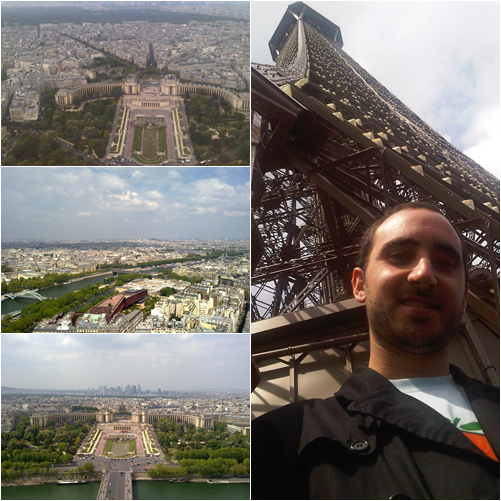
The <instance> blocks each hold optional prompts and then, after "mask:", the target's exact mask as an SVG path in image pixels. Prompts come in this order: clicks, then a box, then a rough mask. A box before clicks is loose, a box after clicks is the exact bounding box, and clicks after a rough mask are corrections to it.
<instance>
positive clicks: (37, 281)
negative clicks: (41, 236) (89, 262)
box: [1, 270, 105, 294]
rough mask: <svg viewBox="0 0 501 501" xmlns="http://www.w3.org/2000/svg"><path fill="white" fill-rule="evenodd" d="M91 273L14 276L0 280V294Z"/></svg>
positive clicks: (54, 283) (47, 285)
mask: <svg viewBox="0 0 501 501" xmlns="http://www.w3.org/2000/svg"><path fill="white" fill-rule="evenodd" d="M103 271H105V270H96V271H95V272H93V273H94V274H95V273H102V272H103ZM93 273H89V272H88V271H86V272H84V273H75V274H71V273H47V274H46V275H44V276H43V277H33V278H24V277H21V278H19V279H17V278H14V279H12V280H11V281H10V282H6V281H5V280H3V281H2V284H1V287H2V294H5V293H8V292H20V291H23V290H27V289H45V288H46V287H52V286H53V285H56V284H63V283H64V282H67V281H68V280H71V279H73V278H78V277H86V276H87V275H92V274H93Z"/></svg>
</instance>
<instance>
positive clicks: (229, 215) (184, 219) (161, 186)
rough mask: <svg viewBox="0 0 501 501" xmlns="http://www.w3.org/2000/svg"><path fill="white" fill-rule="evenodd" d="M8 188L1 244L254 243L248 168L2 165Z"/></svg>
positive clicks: (4, 191)
mask: <svg viewBox="0 0 501 501" xmlns="http://www.w3.org/2000/svg"><path fill="white" fill-rule="evenodd" d="M1 191H2V193H1V195H2V196H1V198H2V202H1V203H2V220H1V222H2V233H1V241H2V242H11V241H14V242H17V241H30V242H32V241H35V242H38V241H42V242H43V241H63V242H68V241H117V240H118V241H120V240H142V239H151V238H155V239H157V240H160V241H172V240H195V239H197V240H198V239H199V240H224V239H232V240H240V239H249V238H250V169H249V167H220V168H216V167H179V168H177V167H93V168H90V167H23V168H22V169H18V168H14V167H2V187H1ZM152 235H156V236H152Z"/></svg>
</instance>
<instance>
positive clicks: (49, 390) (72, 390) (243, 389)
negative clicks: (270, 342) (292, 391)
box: [0, 385, 249, 398]
mask: <svg viewBox="0 0 501 501" xmlns="http://www.w3.org/2000/svg"><path fill="white" fill-rule="evenodd" d="M3 388H8V389H11V390H23V391H33V392H36V391H46V392H51V391H54V392H56V393H64V392H93V391H94V392H96V391H99V390H95V389H92V390H89V389H88V388H87V389H84V388H80V389H71V388H65V389H61V390H58V389H56V388H19V387H16V386H4V385H2V386H1V387H0V389H3ZM112 388H113V387H112ZM146 391H150V395H153V396H155V395H159V393H157V392H156V391H154V390H150V389H149V388H146ZM202 391H220V392H230V391H242V392H246V391H249V388H195V389H193V390H179V389H169V390H167V389H166V390H162V393H170V392H179V393H197V392H202ZM142 393H144V391H141V394H142ZM141 394H139V393H132V394H130V395H105V394H102V395H101V396H103V397H117V398H121V397H130V396H137V395H141Z"/></svg>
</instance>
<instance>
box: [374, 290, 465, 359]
mask: <svg viewBox="0 0 501 501" xmlns="http://www.w3.org/2000/svg"><path fill="white" fill-rule="evenodd" d="M365 291H366V305H367V317H368V320H369V327H370V330H371V333H372V334H373V335H374V336H376V337H377V338H380V339H384V340H385V341H386V342H388V343H390V344H391V345H392V346H394V347H395V348H399V349H400V350H402V351H405V352H408V353H413V354H426V353H434V352H437V351H439V350H441V349H442V348H445V347H446V346H447V345H448V344H449V343H450V341H451V340H452V339H453V338H454V337H455V336H456V335H457V332H458V327H459V326H460V325H461V324H462V316H463V305H462V304H458V305H457V306H456V308H454V309H450V310H449V311H448V312H446V313H444V312H443V310H442V309H443V308H444V307H447V306H446V305H443V304H442V308H441V311H440V312H439V313H441V314H442V315H443V318H442V322H441V323H440V325H438V326H429V327H428V328H427V324H429V323H430V319H429V318H426V317H419V316H416V317H413V318H409V319H408V321H407V322H402V320H400V321H399V320H398V318H396V316H395V313H396V312H395V311H394V307H393V306H392V304H391V303H390V301H388V300H382V299H380V298H379V299H376V301H374V298H373V297H372V294H371V291H370V288H368V287H367V284H366V288H365ZM412 294H413V295H414V296H418V295H420V296H422V297H423V298H424V297H428V298H429V297H430V294H429V293H426V294H425V293H419V292H416V291H415V290H413V291H412ZM404 295H405V293H403V294H400V297H403V296H404ZM395 297H396V295H395V296H393V298H392V299H394V298H395Z"/></svg>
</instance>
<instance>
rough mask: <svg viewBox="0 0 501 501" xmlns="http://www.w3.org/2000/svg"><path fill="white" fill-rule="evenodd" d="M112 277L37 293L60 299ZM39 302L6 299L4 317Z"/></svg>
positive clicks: (91, 279) (106, 276)
mask: <svg viewBox="0 0 501 501" xmlns="http://www.w3.org/2000/svg"><path fill="white" fill-rule="evenodd" d="M110 276H111V275H102V276H100V277H90V278H84V279H83V280H79V281H78V282H73V283H71V284H61V285H54V286H53V287H47V289H42V290H40V291H37V292H38V293H39V294H40V295H41V296H44V297H50V298H53V299H55V298H58V297H61V296H62V295H63V294H66V293H67V292H75V291H77V290H79V289H82V288H83V287H85V286H86V285H90V284H93V283H94V282H99V283H103V282H104V280H105V278H109V277H110ZM35 301H38V299H27V298H17V299H5V301H2V315H5V314H6V313H11V312H12V311H16V310H22V309H23V308H26V306H29V305H30V304H31V303H33V302H35Z"/></svg>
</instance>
